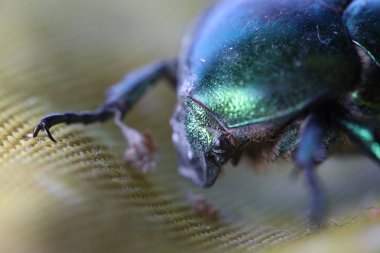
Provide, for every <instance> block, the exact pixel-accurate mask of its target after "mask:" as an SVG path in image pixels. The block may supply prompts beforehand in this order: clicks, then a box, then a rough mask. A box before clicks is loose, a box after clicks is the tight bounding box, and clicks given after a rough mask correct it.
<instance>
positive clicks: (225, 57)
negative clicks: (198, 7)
mask: <svg viewBox="0 0 380 253" xmlns="http://www.w3.org/2000/svg"><path fill="white" fill-rule="evenodd" d="M183 44H184V45H183V49H182V51H181V52H180V54H179V56H178V57H177V58H176V59H172V60H165V61H159V62H155V63H152V64H149V65H147V66H145V67H143V68H141V69H139V70H136V71H134V72H132V73H130V74H128V75H127V76H126V77H125V79H124V80H122V81H121V82H120V83H119V84H117V85H115V86H113V87H112V88H111V90H110V92H109V93H108V95H107V99H106V101H105V102H104V103H103V104H102V105H101V106H100V107H99V109H98V110H97V111H94V112H80V113H61V114H53V115H48V116H46V117H45V118H43V119H42V120H41V122H40V124H39V125H38V126H37V127H36V129H35V131H34V136H37V135H38V133H39V131H40V130H44V131H45V132H46V133H47V135H48V136H49V137H50V139H52V140H53V141H55V140H54V139H53V137H52V136H51V134H50V132H49V128H50V127H52V126H54V125H56V124H59V123H66V124H71V123H84V124H88V123H93V122H99V121H105V120H107V119H109V118H111V117H112V116H114V115H115V114H116V115H117V117H118V118H120V119H121V118H122V117H123V116H124V115H125V113H127V112H128V110H129V109H130V108H131V107H132V106H133V105H134V104H135V103H136V101H138V99H139V98H140V97H141V96H142V95H143V94H144V93H145V91H146V90H147V89H148V88H150V87H151V86H152V85H153V84H154V83H156V80H157V79H159V78H162V77H166V78H167V79H169V80H170V81H171V82H172V83H174V84H176V90H177V99H178V104H177V107H176V109H175V113H174V116H173V118H172V120H171V124H172V127H173V142H174V144H175V146H176V150H177V153H178V160H179V171H180V173H181V174H182V175H183V176H185V177H187V178H189V179H191V180H192V181H193V182H194V183H195V184H197V185H199V186H202V187H208V186H211V185H212V184H214V182H215V180H216V178H217V176H218V175H219V172H220V168H221V166H222V165H224V164H226V163H227V162H228V161H232V162H234V163H237V162H238V160H239V157H240V155H242V154H248V155H249V156H251V157H254V158H255V159H261V160H266V161H275V160H276V159H278V158H288V159H293V160H294V161H295V162H296V164H297V166H298V168H299V169H300V170H301V171H303V172H304V173H305V175H306V179H307V181H308V183H309V185H310V191H311V196H312V200H311V210H310V215H309V218H310V220H311V221H312V222H314V223H315V224H321V221H322V218H323V214H324V210H325V199H324V197H323V194H322V191H321V189H320V186H319V184H318V181H317V180H316V177H315V175H314V168H315V166H316V165H317V164H319V163H321V162H323V161H324V160H325V159H326V157H327V148H328V146H329V145H330V144H331V143H332V142H334V141H335V140H336V139H337V138H338V137H339V133H341V132H344V133H346V134H347V135H348V136H350V137H351V138H352V140H354V141H355V142H356V143H358V144H359V145H360V146H361V147H362V148H363V150H364V151H365V152H366V153H367V154H368V155H369V156H371V157H373V158H374V159H375V160H376V161H378V162H379V161H380V138H379V131H380V127H379V122H380V117H379V116H380V93H379V92H380V2H379V1H378V0H354V1H349V0H341V1H340V0H265V1H263V0H234V1H231V0H223V1H219V2H217V3H216V4H215V5H214V6H212V7H211V8H209V9H208V10H206V11H205V12H204V14H203V15H201V16H200V17H199V18H198V19H197V22H195V24H194V25H193V27H192V29H191V31H190V32H189V34H188V35H187V36H186V37H185V39H184V43H183Z"/></svg>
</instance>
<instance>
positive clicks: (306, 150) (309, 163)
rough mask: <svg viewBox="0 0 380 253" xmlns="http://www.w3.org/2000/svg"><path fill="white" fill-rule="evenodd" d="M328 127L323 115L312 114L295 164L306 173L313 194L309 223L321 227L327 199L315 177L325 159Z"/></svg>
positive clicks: (297, 151)
mask: <svg viewBox="0 0 380 253" xmlns="http://www.w3.org/2000/svg"><path fill="white" fill-rule="evenodd" d="M327 128H328V126H327V123H326V121H325V119H324V117H323V116H322V115H319V114H317V113H311V114H310V115H309V116H308V117H307V118H306V119H305V121H304V125H303V128H302V131H301V134H300V141H299V145H298V147H297V150H296V155H295V162H296V164H297V166H298V168H299V169H300V170H302V171H303V172H304V173H305V178H306V181H307V184H308V187H309V190H310V194H311V203H310V211H309V221H310V222H311V224H312V225H315V226H317V227H319V226H320V225H321V223H322V220H323V218H324V216H325V212H326V199H325V196H324V194H323V191H322V188H321V185H320V184H319V182H318V179H317V177H316V175H315V167H316V165H317V164H318V163H320V162H321V160H323V159H324V157H325V152H326V147H325V144H324V141H323V140H324V137H325V134H326V132H327V131H326V130H327Z"/></svg>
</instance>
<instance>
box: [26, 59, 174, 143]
mask: <svg viewBox="0 0 380 253" xmlns="http://www.w3.org/2000/svg"><path fill="white" fill-rule="evenodd" d="M176 67H177V63H176V60H166V61H158V62H154V63H151V64H148V65H146V66H144V67H142V68H140V69H137V70H135V71H133V72H131V73H129V74H127V75H126V76H125V78H124V79H123V80H122V81H121V82H119V83H118V84H116V85H114V86H112V87H111V88H110V90H109V91H108V92H107V97H106V100H105V102H104V103H103V104H102V105H101V106H100V107H99V109H98V110H96V111H83V112H79V113H73V112H64V113H58V114H51V115H47V116H45V117H44V118H43V119H42V120H41V121H40V123H39V124H38V125H37V127H36V128H35V129H34V132H33V137H37V135H38V133H39V132H40V131H41V130H43V131H45V133H46V135H47V136H48V137H49V139H50V140H52V141H53V142H56V140H55V139H54V138H53V136H52V134H51V133H50V130H49V129H50V128H51V127H53V126H55V125H58V124H61V123H65V124H74V123H82V124H91V123H95V122H103V121H106V120H108V119H110V118H111V117H112V116H113V115H115V113H119V114H120V115H121V116H120V118H122V117H123V116H124V115H125V113H127V112H128V111H129V110H130V109H131V108H132V106H133V105H134V104H136V103H137V101H138V100H139V99H140V98H141V97H142V95H144V93H145V92H146V91H147V90H148V89H149V88H150V87H152V86H153V85H154V84H155V83H157V81H158V79H160V78H163V77H166V78H167V79H169V80H170V81H171V83H176Z"/></svg>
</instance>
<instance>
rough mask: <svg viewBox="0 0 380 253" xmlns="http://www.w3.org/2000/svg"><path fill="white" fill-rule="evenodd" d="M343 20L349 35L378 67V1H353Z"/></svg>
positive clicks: (379, 53)
mask: <svg viewBox="0 0 380 253" xmlns="http://www.w3.org/2000/svg"><path fill="white" fill-rule="evenodd" d="M343 18H344V20H345V22H346V25H347V28H348V30H349V32H350V35H351V37H352V39H353V41H354V43H356V44H357V45H358V46H360V47H361V48H363V49H364V50H365V51H366V52H367V53H368V55H369V56H370V57H371V58H372V60H374V61H375V62H376V64H377V65H378V67H380V1H379V0H356V1H353V2H352V3H351V4H350V5H349V6H348V8H347V9H346V11H345V12H344V15H343Z"/></svg>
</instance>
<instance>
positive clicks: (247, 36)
mask: <svg viewBox="0 0 380 253" xmlns="http://www.w3.org/2000/svg"><path fill="white" fill-rule="evenodd" d="M192 36H193V40H192V43H191V45H190V46H188V48H187V49H186V52H185V54H184V56H183V57H182V58H183V59H182V60H183V64H182V65H183V66H185V67H183V69H182V70H181V72H182V73H181V74H180V77H181V78H182V79H183V80H186V82H185V83H183V84H181V85H183V86H182V87H181V89H180V90H181V91H182V92H183V94H179V95H180V96H190V97H191V98H192V99H194V100H196V101H197V102H199V103H200V104H202V105H204V106H205V107H207V108H208V110H210V111H211V112H212V113H213V114H214V115H215V116H216V117H217V118H218V120H219V121H220V122H222V123H224V124H225V125H226V126H227V127H230V128H233V127H239V126H244V125H247V124H255V123H262V122H267V121H271V120H276V119H278V118H286V117H290V116H292V115H294V114H296V113H298V112H300V111H302V110H304V109H305V108H307V107H308V106H309V105H311V104H313V103H314V102H315V101H317V100H319V99H320V98H326V99H327V98H331V97H333V96H334V95H335V94H339V93H340V92H341V91H346V90H348V89H350V88H351V87H353V86H354V85H355V84H356V83H357V81H358V79H359V73H360V61H359V59H358V56H357V54H356V51H355V49H354V45H353V43H352V42H351V40H350V38H349V36H348V34H347V29H346V27H345V25H344V24H343V21H342V18H341V16H340V14H339V13H338V12H337V11H335V10H334V9H333V8H331V7H329V6H328V5H326V4H321V3H320V1H307V0H299V1H297V0H295V1H294V0H293V1H290V0H267V1H261V0H234V1H231V0H225V1H222V3H219V4H218V5H216V6H215V7H214V8H213V9H211V10H209V11H208V13H207V15H205V16H204V18H203V19H201V20H200V22H199V25H198V26H196V28H195V32H194V33H193V35H192Z"/></svg>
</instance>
